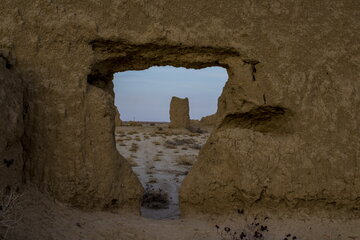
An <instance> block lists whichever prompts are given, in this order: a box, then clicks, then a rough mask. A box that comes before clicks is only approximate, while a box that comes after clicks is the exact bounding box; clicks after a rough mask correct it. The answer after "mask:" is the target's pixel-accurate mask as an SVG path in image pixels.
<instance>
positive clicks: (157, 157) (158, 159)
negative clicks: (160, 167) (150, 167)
mask: <svg viewBox="0 0 360 240" xmlns="http://www.w3.org/2000/svg"><path fill="white" fill-rule="evenodd" d="M153 160H154V161H156V162H158V161H161V158H160V156H159V155H156V156H155V157H154V159H153Z"/></svg>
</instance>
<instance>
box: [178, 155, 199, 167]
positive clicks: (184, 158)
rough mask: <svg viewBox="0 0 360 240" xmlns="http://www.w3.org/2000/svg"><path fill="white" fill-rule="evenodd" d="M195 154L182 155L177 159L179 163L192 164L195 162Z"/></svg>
mask: <svg viewBox="0 0 360 240" xmlns="http://www.w3.org/2000/svg"><path fill="white" fill-rule="evenodd" d="M195 160H196V156H195V155H180V156H178V157H177V159H176V163H177V165H183V166H192V165H193V164H194V163H195Z"/></svg>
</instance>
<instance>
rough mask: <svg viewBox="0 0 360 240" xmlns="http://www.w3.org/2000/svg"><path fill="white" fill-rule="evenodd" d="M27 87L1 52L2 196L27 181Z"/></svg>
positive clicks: (0, 161)
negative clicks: (25, 124)
mask: <svg viewBox="0 0 360 240" xmlns="http://www.w3.org/2000/svg"><path fill="white" fill-rule="evenodd" d="M23 96H24V87H23V81H22V79H21V77H20V75H19V74H18V73H17V72H16V69H15V68H14V67H13V65H12V63H11V62H10V60H9V59H8V58H7V57H6V56H3V55H2V54H1V52H0V194H1V193H3V191H5V189H7V190H6V191H9V190H11V189H12V190H16V189H17V188H18V187H19V186H20V185H21V183H22V181H23V180H24V179H23V178H24V176H23V168H24V160H23V145H22V138H23V134H24V122H23V116H24V106H23Z"/></svg>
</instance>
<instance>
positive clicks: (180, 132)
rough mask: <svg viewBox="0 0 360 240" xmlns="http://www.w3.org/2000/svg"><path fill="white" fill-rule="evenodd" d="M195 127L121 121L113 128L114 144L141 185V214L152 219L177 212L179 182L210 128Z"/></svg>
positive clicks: (204, 140)
mask: <svg viewBox="0 0 360 240" xmlns="http://www.w3.org/2000/svg"><path fill="white" fill-rule="evenodd" d="M134 125H135V126H134ZM196 130H197V132H196V131H193V132H191V131H189V130H186V129H169V124H168V123H138V126H136V124H132V126H131V124H127V125H126V124H125V125H124V126H118V127H117V128H116V132H115V137H116V138H115V139H116V147H117V149H118V151H119V152H120V154H121V155H123V156H124V157H125V158H126V159H127V160H128V161H129V163H130V164H131V166H132V169H133V171H134V172H135V174H136V175H137V176H138V178H139V180H140V182H141V184H142V185H143V187H144V189H145V198H144V201H143V206H142V208H141V215H142V216H144V217H148V218H154V219H164V218H172V219H173V218H178V217H179V216H180V212H179V195H178V193H179V188H180V184H181V182H182V181H183V179H184V178H185V176H186V175H187V174H188V172H189V170H190V168H191V166H192V165H193V164H194V163H195V162H196V159H197V156H198V153H199V150H200V148H201V146H202V145H203V144H204V143H205V142H206V140H207V138H208V137H209V134H210V131H211V129H210V128H206V129H205V128H203V129H202V130H199V129H196Z"/></svg>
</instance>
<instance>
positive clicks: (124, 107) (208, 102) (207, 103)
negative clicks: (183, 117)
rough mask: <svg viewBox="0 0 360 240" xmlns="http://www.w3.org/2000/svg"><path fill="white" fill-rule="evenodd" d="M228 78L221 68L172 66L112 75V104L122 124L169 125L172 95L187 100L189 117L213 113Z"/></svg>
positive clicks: (193, 117) (224, 70)
mask: <svg viewBox="0 0 360 240" xmlns="http://www.w3.org/2000/svg"><path fill="white" fill-rule="evenodd" d="M227 79H228V75H227V72H226V69H225V68H222V67H208V68H203V69H199V70H195V69H186V68H176V67H172V66H163V67H151V68H148V69H146V70H142V71H125V72H118V73H115V74H114V81H113V82H114V92H115V105H116V106H117V108H118V109H119V112H120V114H121V120H123V121H149V122H169V121H170V119H169V107H170V100H171V97H172V96H176V97H181V98H184V97H188V98H189V105H190V118H191V119H200V118H201V117H204V116H207V115H210V114H213V113H215V112H216V109H217V99H218V97H219V96H220V94H221V92H222V89H223V87H224V85H225V82H226V81H227Z"/></svg>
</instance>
